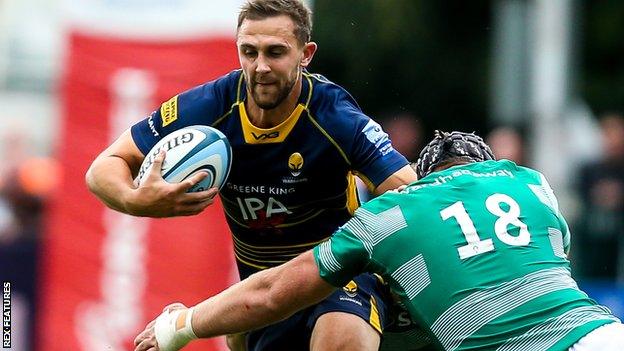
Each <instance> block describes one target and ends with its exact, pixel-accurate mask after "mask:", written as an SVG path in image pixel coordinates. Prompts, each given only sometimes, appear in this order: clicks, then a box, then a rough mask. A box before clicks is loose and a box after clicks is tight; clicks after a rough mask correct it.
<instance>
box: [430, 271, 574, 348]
mask: <svg viewBox="0 0 624 351" xmlns="http://www.w3.org/2000/svg"><path fill="white" fill-rule="evenodd" d="M564 289H575V290H578V286H577V285H576V282H575V281H574V280H573V279H572V278H571V277H570V271H568V270H567V269H565V268H552V269H544V270H540V271H537V272H533V273H530V274H527V275H525V276H523V277H520V278H517V279H514V280H511V281H508V282H505V283H503V284H500V285H499V286H496V287H493V288H487V289H484V290H480V291H478V292H475V293H472V294H470V295H468V296H467V297H465V298H463V299H461V300H460V301H458V302H456V303H455V304H453V305H452V306H451V307H450V308H448V309H447V310H446V311H444V312H443V313H442V314H441V315H440V316H439V317H438V318H437V319H436V321H435V322H434V323H433V324H432V326H431V330H432V332H433V333H434V334H435V335H436V337H437V338H438V339H439V340H440V343H441V344H442V345H443V346H444V348H445V349H447V350H455V349H456V348H457V347H458V346H459V345H460V344H461V343H462V342H463V341H464V340H465V339H466V338H468V337H470V336H471V335H472V334H473V333H475V332H476V331H477V330H479V329H480V328H482V327H483V326H485V325H486V324H488V323H490V322H491V321H493V320H494V319H496V318H498V317H500V316H502V315H504V314H506V313H507V312H509V311H511V310H513V309H515V308H516V307H518V306H521V305H523V304H525V303H528V302H530V301H531V300H533V299H536V298H538V297H540V296H543V295H546V294H549V293H552V292H554V291H559V290H564Z"/></svg>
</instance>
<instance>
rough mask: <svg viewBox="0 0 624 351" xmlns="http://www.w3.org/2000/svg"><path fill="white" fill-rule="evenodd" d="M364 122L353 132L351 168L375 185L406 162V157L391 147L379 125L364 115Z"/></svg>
mask: <svg viewBox="0 0 624 351" xmlns="http://www.w3.org/2000/svg"><path fill="white" fill-rule="evenodd" d="M364 119H365V121H366V124H364V125H363V127H361V130H359V131H358V132H356V133H355V138H354V141H353V148H352V155H351V159H352V160H353V161H352V162H353V165H352V166H353V169H354V170H355V171H356V172H358V173H359V174H361V175H364V176H365V177H366V178H367V179H368V180H369V181H370V182H371V183H372V184H373V185H374V186H375V187H377V186H378V185H379V184H381V183H382V182H383V181H384V180H386V178H388V177H389V176H391V175H392V174H394V173H395V172H396V171H398V170H399V169H401V168H403V167H404V166H405V165H407V164H408V162H407V159H405V157H403V155H401V154H400V153H399V152H398V151H396V150H395V149H394V147H392V143H391V141H390V138H389V137H388V134H387V133H386V132H385V131H384V130H383V129H382V128H381V126H380V125H379V124H378V123H377V122H375V121H374V120H372V119H370V118H369V117H367V116H364Z"/></svg>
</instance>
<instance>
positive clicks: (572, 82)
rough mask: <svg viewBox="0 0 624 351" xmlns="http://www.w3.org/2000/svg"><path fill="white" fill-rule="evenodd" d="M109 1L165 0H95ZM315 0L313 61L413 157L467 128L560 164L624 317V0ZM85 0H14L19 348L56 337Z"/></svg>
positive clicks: (13, 238)
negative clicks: (74, 23)
mask: <svg viewBox="0 0 624 351" xmlns="http://www.w3.org/2000/svg"><path fill="white" fill-rule="evenodd" d="M102 3H106V4H107V6H120V7H123V6H127V7H131V8H134V9H136V8H141V7H150V6H160V5H158V4H160V3H161V2H158V1H156V2H150V1H141V0H125V1H124V0H118V1H104V0H102V1H94V0H92V1H85V4H86V5H85V4H83V6H89V4H92V5H93V6H96V5H97V6H102ZM155 3H158V4H156V5H154V4H155ZM181 3H185V5H189V3H190V4H191V5H192V4H193V3H199V2H194V1H181ZM309 3H311V5H312V6H313V9H314V25H315V27H314V33H313V39H314V40H315V41H316V42H317V43H319V51H318V53H317V55H316V57H315V59H314V61H313V64H312V65H311V68H310V70H311V71H313V72H315V73H321V74H323V75H325V76H327V77H328V78H329V79H331V80H333V81H334V82H336V83H338V84H340V85H342V86H344V87H345V88H346V89H347V90H349V91H350V92H351V93H352V95H353V96H354V97H355V98H356V100H357V101H358V102H359V103H360V105H361V107H362V109H363V110H364V111H365V112H366V113H367V114H369V115H370V116H372V117H373V118H375V119H377V120H378V121H379V122H380V123H381V124H382V125H383V126H384V128H385V130H386V131H387V132H388V133H389V134H390V137H391V139H392V141H393V144H394V146H395V148H396V149H398V150H399V151H400V152H402V153H403V154H404V155H405V156H406V157H407V158H408V159H410V160H412V161H415V160H416V159H417V157H418V153H419V151H420V148H421V147H422V146H423V143H424V142H426V141H427V140H428V139H429V138H430V137H431V135H432V132H433V130H435V129H444V130H464V131H475V132H477V133H479V134H481V135H484V136H486V139H487V142H488V143H489V144H490V145H491V146H492V147H493V149H494V153H495V154H496V155H497V157H499V158H507V159H511V160H513V161H515V162H517V163H518V164H520V165H526V166H530V167H534V168H537V169H539V170H541V171H542V172H543V173H545V175H546V176H547V177H548V178H549V179H550V181H551V185H552V186H553V188H554V189H555V192H556V193H557V195H558V197H559V199H560V207H561V208H562V212H563V213H564V215H566V217H567V219H568V221H569V224H570V227H571V232H572V252H571V255H570V261H571V262H572V265H573V275H574V276H575V277H576V278H577V279H578V280H579V281H580V284H581V285H582V287H583V288H584V289H585V290H586V291H588V292H589V294H590V295H591V296H594V297H595V298H596V299H597V300H599V301H600V302H602V303H604V304H607V305H609V306H610V307H611V308H612V309H613V310H614V312H615V313H616V314H618V315H619V316H620V317H624V61H623V60H622V57H624V41H623V40H622V34H624V29H623V28H624V27H622V23H624V2H621V1H616V0H605V1H581V0H532V1H524V0H496V1H494V0H492V1H434V0H390V1H374V0H340V1H332V0H315V1H313V2H309ZM71 6H72V5H69V4H68V3H65V2H63V1H60V0H58V1H55V0H20V1H17V0H0V125H1V126H2V128H0V160H1V162H0V278H1V279H2V280H3V281H10V282H11V283H12V286H13V291H12V293H13V295H12V298H13V325H14V332H13V340H14V345H13V348H14V349H15V350H31V349H35V348H37V349H42V350H43V349H46V350H48V349H49V348H46V347H42V346H39V347H35V345H36V342H35V340H36V335H37V333H38V332H37V329H38V328H45V326H42V325H40V319H39V318H38V313H39V312H40V311H41V308H42V307H41V306H40V304H39V302H40V301H41V299H42V296H44V295H45V294H46V293H47V292H46V290H45V289H44V288H42V286H41V285H40V281H41V275H40V273H41V272H42V271H44V270H45V267H43V268H42V263H41V258H42V256H43V255H45V252H46V251H45V249H44V248H43V247H42V246H43V244H42V243H44V242H45V240H44V239H45V238H46V235H50V232H49V231H48V228H47V224H48V223H49V220H47V209H48V205H49V199H50V198H52V197H54V196H56V195H57V194H58V193H59V192H66V191H68V189H66V188H63V187H62V185H61V184H62V180H63V179H64V177H68V173H67V172H65V168H64V164H63V163H62V162H59V159H60V154H59V150H61V149H62V148H61V147H60V146H61V145H64V144H66V143H68V140H67V139H64V138H68V137H72V135H68V134H64V133H61V131H62V130H63V126H64V115H63V109H62V106H61V105H62V101H61V99H60V96H59V95H60V93H59V91H60V87H61V84H62V77H63V74H64V71H63V67H64V62H65V60H66V56H67V45H68V44H67V40H68V31H70V30H71V28H70V27H71V26H70V25H68V23H69V22H71V21H69V20H67V17H68V15H67V13H68V12H71V11H70V10H68V8H69V7H71ZM198 6H200V7H199V10H198V11H201V10H205V9H206V8H205V7H202V5H198ZM235 9H236V7H234V10H233V11H231V14H230V15H231V17H232V19H234V18H235V17H236V10H235ZM152 20H154V19H152ZM155 20H156V21H157V19H155ZM232 23H234V22H232ZM232 29H233V28H232ZM150 40H153V38H152V39H150ZM168 40H169V39H168ZM234 53H235V47H234V43H233V42H232V45H231V54H234ZM198 54H199V55H200V59H199V62H202V60H201V55H205V56H206V57H209V56H210V55H211V52H199V53H198ZM154 59H156V60H167V57H166V56H163V57H159V58H157V57H155V58H154ZM212 60H215V58H214V57H213V58H212ZM225 72H226V71H225V70H224V71H223V72H220V73H225ZM93 74H97V72H93ZM215 77H216V76H211V77H206V78H205V80H209V79H212V78H215ZM198 79H199V80H200V81H201V80H204V79H203V78H201V77H200V78H198ZM181 87H184V86H183V85H182V86H181ZM188 87H190V86H186V87H185V88H188ZM84 99H89V97H87V96H85V97H84ZM159 103H160V102H157V104H155V105H154V106H152V108H156V107H157V106H158V104H159ZM94 112H95V113H97V111H94ZM140 117H142V116H137V118H140ZM102 118H104V117H102ZM80 138H88V136H80ZM103 147H104V145H101V148H103ZM92 156H93V157H95V154H94V155H92ZM85 170H86V168H85V169H83V171H85ZM75 184H82V180H81V179H80V180H79V182H78V183H75ZM66 230H67V231H72V230H73V229H72V228H66ZM76 235H77V236H79V235H80V233H76ZM120 293H123V292H120ZM146 318H147V317H146ZM63 334H64V332H63V331H58V335H59V336H61V335H63Z"/></svg>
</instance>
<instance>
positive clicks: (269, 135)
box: [251, 132, 280, 140]
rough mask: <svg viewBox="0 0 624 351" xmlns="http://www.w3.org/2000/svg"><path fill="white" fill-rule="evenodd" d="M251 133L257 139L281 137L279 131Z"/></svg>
mask: <svg viewBox="0 0 624 351" xmlns="http://www.w3.org/2000/svg"><path fill="white" fill-rule="evenodd" d="M251 135H252V136H253V137H254V138H255V139H256V140H266V139H275V138H277V137H279V135H280V133H279V132H271V133H260V134H256V133H254V132H251Z"/></svg>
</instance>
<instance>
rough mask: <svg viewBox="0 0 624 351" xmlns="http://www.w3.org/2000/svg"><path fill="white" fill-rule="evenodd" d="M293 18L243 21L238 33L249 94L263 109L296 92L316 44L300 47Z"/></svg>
mask: <svg viewBox="0 0 624 351" xmlns="http://www.w3.org/2000/svg"><path fill="white" fill-rule="evenodd" d="M294 29H295V25H294V23H293V21H292V20H291V19H290V17H288V16H286V15H284V16H276V17H269V18H266V19H262V20H244V21H243V23H242V24H241V26H240V28H239V30H238V38H237V46H238V57H239V60H240V64H241V67H242V69H243V72H244V74H245V80H246V83H247V92H248V94H249V95H250V96H251V97H252V99H253V100H254V102H255V103H256V104H257V105H258V106H259V107H260V108H263V109H266V110H270V109H273V108H275V107H277V106H278V105H279V104H280V103H282V101H284V100H285V99H286V97H288V95H289V94H290V93H291V92H292V91H293V87H294V86H295V84H296V83H297V80H298V79H299V76H300V73H301V69H302V68H303V67H306V66H307V65H308V64H309V63H310V61H311V59H312V55H313V54H314V51H315V50H316V44H314V43H306V44H305V45H301V44H300V43H299V42H298V41H297V38H296V37H295V34H294Z"/></svg>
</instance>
